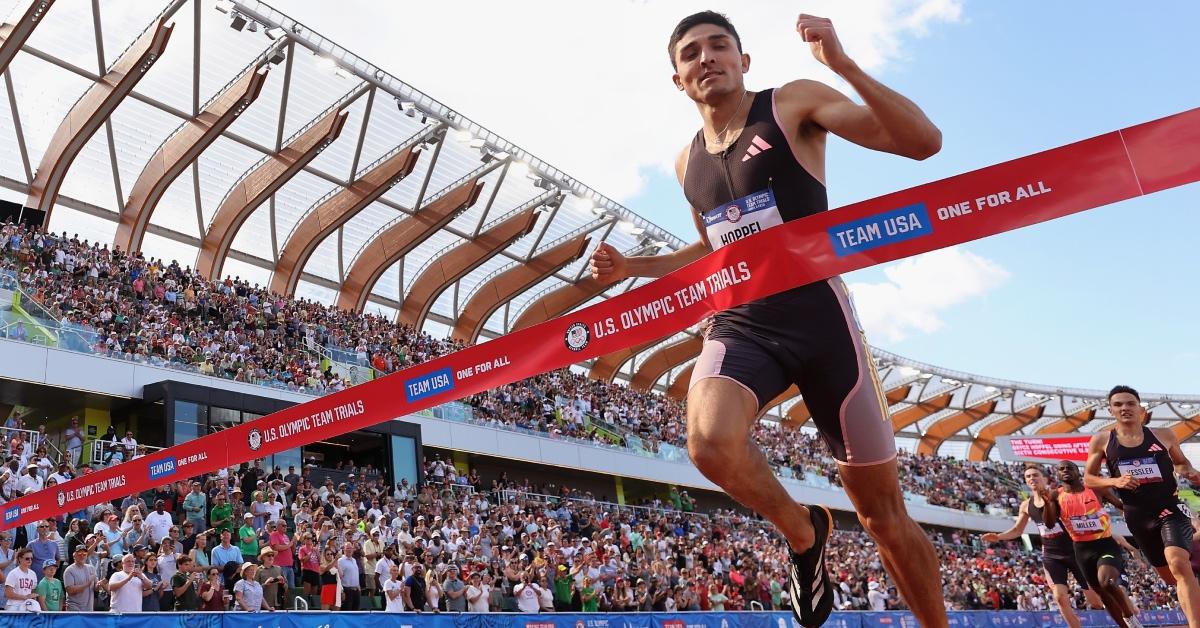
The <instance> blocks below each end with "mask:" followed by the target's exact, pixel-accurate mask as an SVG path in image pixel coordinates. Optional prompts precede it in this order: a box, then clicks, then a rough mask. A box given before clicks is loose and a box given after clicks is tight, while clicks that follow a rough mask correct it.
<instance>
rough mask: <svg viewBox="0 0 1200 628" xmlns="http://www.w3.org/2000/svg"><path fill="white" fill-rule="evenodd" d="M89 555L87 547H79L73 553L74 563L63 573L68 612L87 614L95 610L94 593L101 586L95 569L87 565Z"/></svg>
mask: <svg viewBox="0 0 1200 628" xmlns="http://www.w3.org/2000/svg"><path fill="white" fill-rule="evenodd" d="M90 553H91V551H90V550H89V549H88V547H87V545H79V546H78V547H76V548H75V551H74V553H73V558H74V562H72V563H71V565H70V566H68V567H67V568H66V569H65V570H64V571H63V585H64V587H65V588H66V591H67V610H68V611H73V612H81V613H87V612H91V611H92V610H94V609H95V599H96V592H97V591H98V590H100V589H101V585H100V581H99V580H98V579H97V576H96V567H95V566H93V565H89V564H88V563H87V558H88V555H89V554H90Z"/></svg>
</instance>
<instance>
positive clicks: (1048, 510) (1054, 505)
mask: <svg viewBox="0 0 1200 628" xmlns="http://www.w3.org/2000/svg"><path fill="white" fill-rule="evenodd" d="M1058 495H1059V493H1058V490H1057V489H1055V490H1052V491H1050V499H1047V500H1046V505H1045V506H1042V521H1058V517H1059V515H1061V514H1062V508H1061V507H1059V504H1058Z"/></svg>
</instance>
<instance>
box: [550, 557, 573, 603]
mask: <svg viewBox="0 0 1200 628" xmlns="http://www.w3.org/2000/svg"><path fill="white" fill-rule="evenodd" d="M555 572H556V573H555V576H554V610H556V611H558V612H560V613H566V612H570V610H571V584H572V583H573V582H575V579H574V578H572V577H571V574H570V572H568V570H567V566H566V565H559V566H558V569H556V570H555Z"/></svg>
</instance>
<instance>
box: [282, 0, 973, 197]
mask: <svg viewBox="0 0 1200 628" xmlns="http://www.w3.org/2000/svg"><path fill="white" fill-rule="evenodd" d="M796 6H797V5H791V4H784V3H776V2H770V3H766V2H764V3H745V2H733V1H731V0H716V1H714V2H708V3H704V4H703V5H700V4H692V3H686V4H685V3H681V2H653V3H652V2H641V1H632V0H626V1H623V2H622V1H611V2H586V3H583V2H551V1H547V0H532V1H528V2H518V3H499V2H482V1H469V2H464V1H443V2H432V3H421V4H420V5H413V4H411V3H384V2H365V1H362V0H356V1H343V2H336V3H327V2H310V3H295V4H289V5H287V6H285V7H283V8H284V10H285V11H286V12H288V13H289V14H290V15H292V17H294V18H296V19H297V20H299V21H300V22H302V23H305V24H307V25H309V26H311V27H312V28H314V29H315V30H316V31H317V32H319V33H321V34H323V35H325V36H327V37H329V38H330V39H332V40H334V41H337V42H340V43H341V44H342V45H343V46H345V47H347V48H348V49H350V50H351V51H353V52H355V53H357V54H358V55H359V56H362V57H363V58H365V59H367V60H368V61H371V62H373V63H376V64H378V65H380V66H381V67H383V68H385V69H387V70H388V71H390V72H391V73H393V74H395V75H396V76H397V77H399V78H401V79H402V80H404V81H406V82H408V83H410V84H412V85H414V86H416V87H417V88H419V89H421V90H423V91H425V92H426V93H428V94H430V95H431V96H433V97H435V98H437V99H439V100H441V101H442V102H444V103H446V104H447V105H449V106H451V107H453V108H455V109H457V110H459V111H461V112H462V113H464V114H465V115H467V116H468V117H471V118H472V119H474V120H476V121H477V122H480V123H481V124H483V125H484V126H486V127H488V128H490V129H492V130H493V131H496V132H497V133H500V134H501V135H503V136H505V137H507V138H508V139H510V140H512V141H513V142H515V143H517V144H518V145H520V146H522V147H523V148H526V149H527V150H530V151H531V152H532V153H534V154H535V155H537V156H539V157H541V158H542V159H545V160H546V161H548V162H549V163H551V164H553V165H555V166H557V167H559V168H561V169H563V170H564V171H566V172H568V173H570V174H572V175H573V176H575V177H576V178H578V179H580V180H581V181H583V182H585V183H587V184H588V185H590V186H592V187H594V188H596V189H598V190H600V191H601V192H602V193H605V194H607V195H609V196H611V197H613V198H616V199H618V200H621V199H628V198H630V197H632V196H634V195H636V194H637V193H638V192H639V191H640V190H641V188H642V186H643V185H644V184H645V181H644V177H643V175H642V172H643V169H644V168H646V167H652V168H662V169H663V170H664V171H666V172H670V171H671V163H672V162H673V159H674V156H675V154H676V153H677V152H678V151H679V149H680V148H681V147H683V146H684V145H685V144H686V143H687V142H688V141H689V140H690V138H691V137H692V135H693V134H694V133H695V131H696V129H697V128H698V117H697V116H696V114H695V110H694V108H693V105H692V104H691V102H690V101H689V100H687V98H685V97H683V96H682V95H680V94H679V92H678V91H676V90H675V89H674V87H673V85H672V84H671V80H670V77H671V66H670V64H669V61H668V58H667V53H666V41H667V37H668V35H669V34H670V31H671V29H672V28H673V27H674V25H675V24H676V23H677V22H678V20H679V19H680V18H682V17H683V16H685V15H687V14H689V13H692V12H695V11H699V10H703V9H707V8H712V9H715V10H718V11H723V12H725V13H726V14H727V15H729V16H730V18H731V19H732V20H733V22H734V24H735V25H736V26H737V28H738V31H739V33H740V35H741V36H742V40H743V42H744V44H745V49H746V52H748V53H749V54H750V55H751V58H752V65H751V72H750V74H749V75H748V76H747V85H748V86H749V87H750V88H751V89H762V88H766V87H770V86H774V85H779V84H781V83H784V82H786V81H789V80H792V79H795V78H800V77H811V78H817V79H820V80H824V81H826V82H830V83H835V84H836V83H837V81H836V77H834V76H833V75H832V74H831V73H830V72H828V71H827V70H826V69H825V68H824V67H823V66H820V64H818V63H817V62H816V61H815V60H814V59H813V58H812V56H811V54H809V52H808V50H807V47H806V46H804V45H803V43H802V42H801V41H800V40H799V36H798V35H797V34H796V32H795V28H794V25H795V20H796V14H797V13H799V9H797V8H796ZM803 10H804V11H805V12H808V13H812V14H816V15H823V16H828V17H830V18H831V19H833V21H834V25H835V26H836V27H837V28H838V32H839V33H840V36H841V38H842V40H843V43H844V46H845V48H846V49H847V51H848V52H849V53H850V54H851V56H853V57H854V58H855V59H856V60H857V61H858V62H859V64H860V65H861V66H862V67H864V68H866V69H868V70H870V71H875V72H878V71H879V70H881V69H883V68H884V67H885V66H886V65H887V64H888V63H889V62H891V61H894V60H896V59H899V58H901V56H902V55H901V52H902V51H901V42H902V41H903V40H904V39H905V38H906V37H910V36H919V35H921V34H923V33H924V32H925V31H926V30H927V29H928V28H929V26H930V25H933V24H941V23H945V22H953V21H956V20H958V19H960V16H961V0H860V1H857V2H853V3H846V2H834V1H833V0H818V1H814V2H810V3H806V4H805V5H804V7H803ZM647 209H648V208H647ZM648 217H650V218H651V219H653V216H648Z"/></svg>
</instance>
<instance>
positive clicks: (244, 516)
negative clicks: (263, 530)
mask: <svg viewBox="0 0 1200 628" xmlns="http://www.w3.org/2000/svg"><path fill="white" fill-rule="evenodd" d="M253 518H254V515H252V514H250V513H246V514H244V515H242V519H253Z"/></svg>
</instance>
